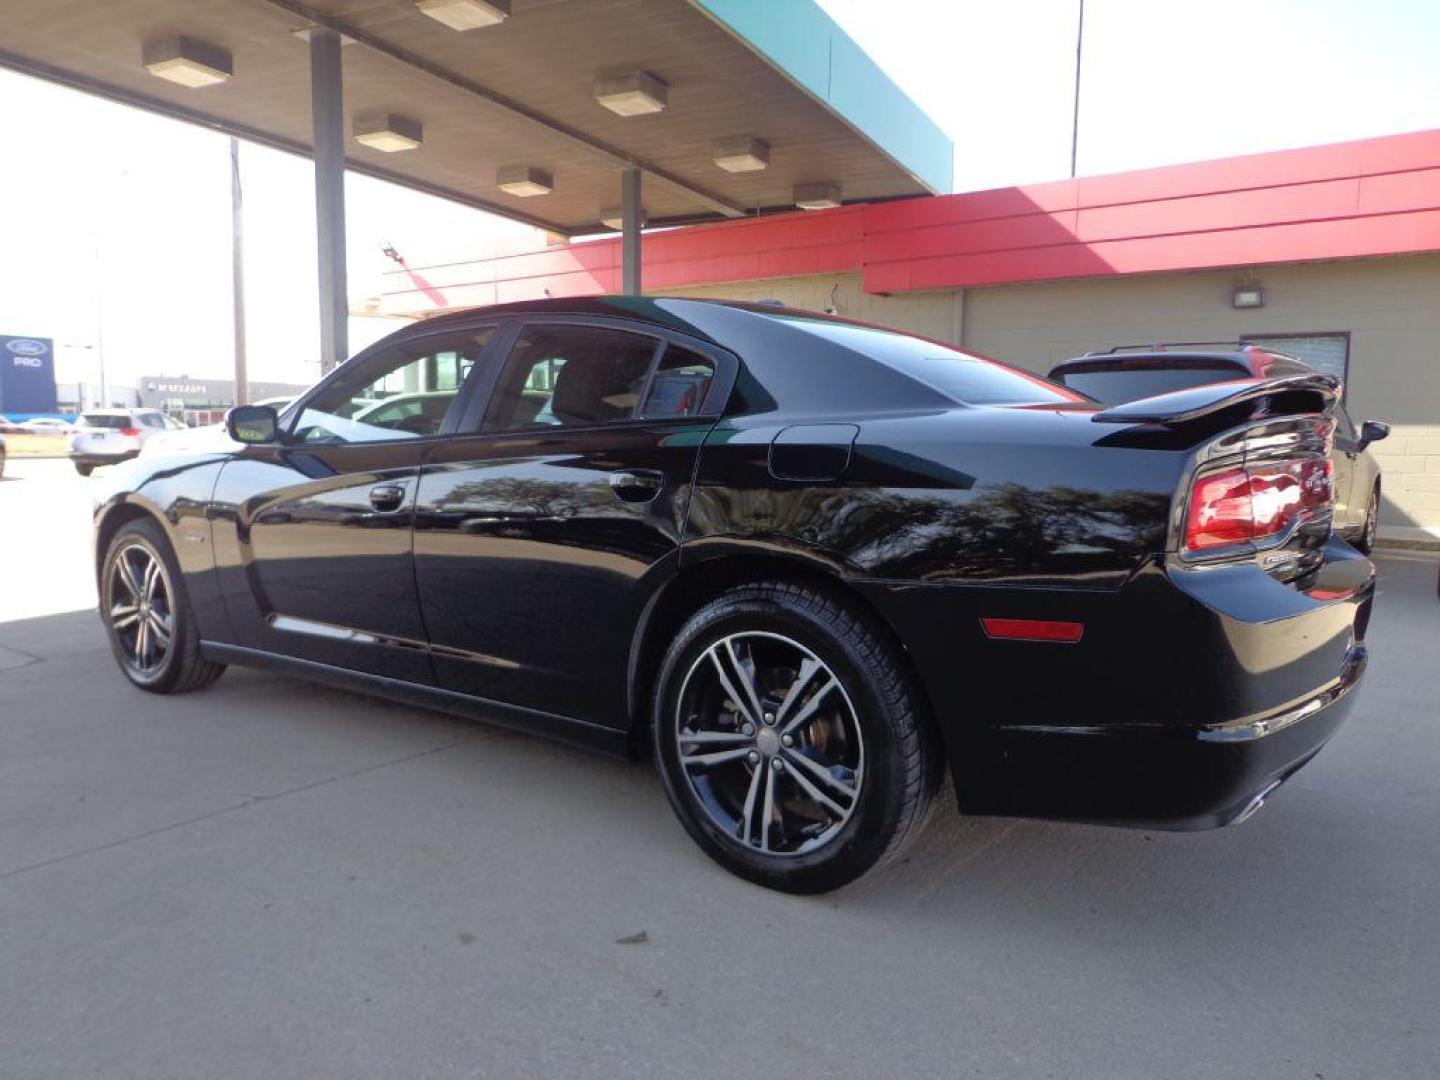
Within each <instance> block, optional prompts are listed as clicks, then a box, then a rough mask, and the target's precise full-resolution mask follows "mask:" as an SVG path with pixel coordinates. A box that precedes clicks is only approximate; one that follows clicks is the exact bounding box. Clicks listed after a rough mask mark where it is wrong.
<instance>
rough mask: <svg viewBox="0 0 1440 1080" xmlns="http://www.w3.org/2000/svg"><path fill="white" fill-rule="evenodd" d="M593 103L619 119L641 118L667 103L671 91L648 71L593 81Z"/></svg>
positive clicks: (632, 72)
mask: <svg viewBox="0 0 1440 1080" xmlns="http://www.w3.org/2000/svg"><path fill="white" fill-rule="evenodd" d="M595 100H596V101H598V102H599V103H600V104H601V105H604V106H605V108H607V109H609V110H610V111H611V112H613V113H616V114H618V115H620V116H643V115H644V114H646V113H657V112H659V111H660V110H661V109H663V108H665V106H666V105H668V104H669V102H670V88H669V87H668V86H666V85H665V82H664V80H662V79H659V78H657V77H656V76H654V75H651V74H650V72H648V71H630V72H627V73H626V74H624V75H614V76H611V77H608V78H604V79H596V80H595Z"/></svg>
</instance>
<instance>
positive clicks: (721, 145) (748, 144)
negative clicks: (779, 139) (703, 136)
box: [714, 135, 770, 173]
mask: <svg viewBox="0 0 1440 1080" xmlns="http://www.w3.org/2000/svg"><path fill="white" fill-rule="evenodd" d="M714 156H715V164H716V165H719V166H720V168H722V169H724V170H725V171H726V172H736V173H738V172H759V171H760V170H761V169H763V168H765V167H766V166H768V165H769V164H770V144H769V143H767V142H765V141H764V140H762V139H756V138H752V137H751V136H749V135H741V136H739V137H738V138H734V139H721V140H720V141H719V142H717V143H716V144H715V146H714Z"/></svg>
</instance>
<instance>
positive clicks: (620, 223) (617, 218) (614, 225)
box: [600, 206, 645, 232]
mask: <svg viewBox="0 0 1440 1080" xmlns="http://www.w3.org/2000/svg"><path fill="white" fill-rule="evenodd" d="M600 224H602V225H604V226H605V227H606V228H608V229H614V230H615V231H616V232H619V231H620V230H621V229H623V228H624V227H625V210H624V209H623V208H622V207H619V206H611V207H609V208H607V209H605V210H601V211H600ZM640 227H641V228H642V229H643V228H644V227H645V210H644V208H643V207H642V208H641V210H640Z"/></svg>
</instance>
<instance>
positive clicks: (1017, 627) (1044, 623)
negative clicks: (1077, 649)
mask: <svg viewBox="0 0 1440 1080" xmlns="http://www.w3.org/2000/svg"><path fill="white" fill-rule="evenodd" d="M980 625H981V627H983V628H984V630H985V636H986V637H990V638H1000V639H1002V640H1005V641H1054V642H1060V643H1062V644H1070V645H1073V644H1074V643H1075V642H1077V641H1079V640H1080V638H1081V636H1082V635H1083V634H1084V633H1085V624H1084V623H1078V622H1055V621H1053V620H1050V619H981V620H980Z"/></svg>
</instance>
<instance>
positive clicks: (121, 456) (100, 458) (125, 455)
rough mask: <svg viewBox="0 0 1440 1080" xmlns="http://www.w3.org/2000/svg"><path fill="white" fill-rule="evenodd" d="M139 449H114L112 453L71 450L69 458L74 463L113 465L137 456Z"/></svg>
mask: <svg viewBox="0 0 1440 1080" xmlns="http://www.w3.org/2000/svg"><path fill="white" fill-rule="evenodd" d="M139 456H140V451H139V450H116V451H115V452H114V453H108V454H101V453H96V452H95V451H92V450H71V451H70V460H71V461H73V462H74V463H75V464H76V465H114V464H115V463H116V462H119V461H129V460H130V459H131V458H134V457H139Z"/></svg>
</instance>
